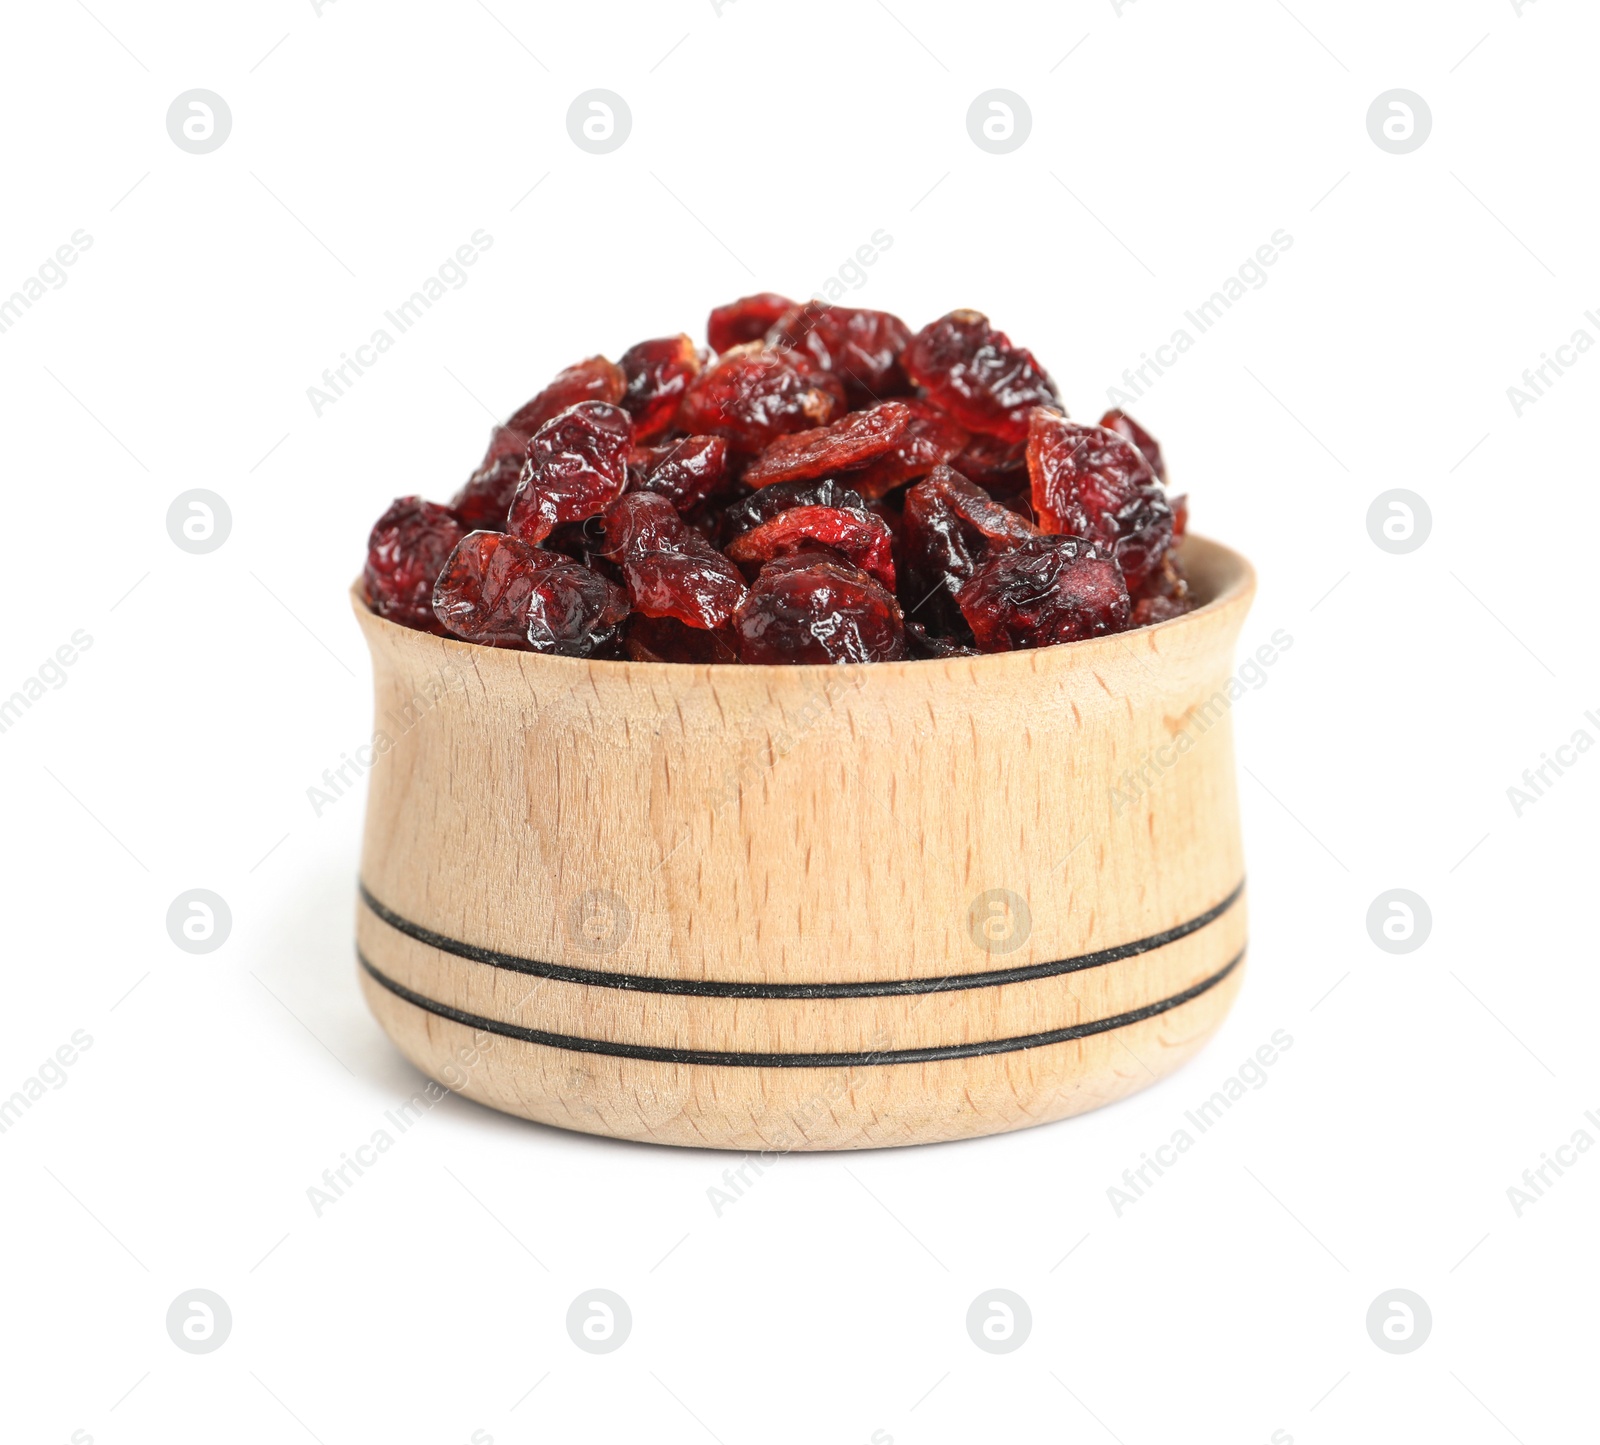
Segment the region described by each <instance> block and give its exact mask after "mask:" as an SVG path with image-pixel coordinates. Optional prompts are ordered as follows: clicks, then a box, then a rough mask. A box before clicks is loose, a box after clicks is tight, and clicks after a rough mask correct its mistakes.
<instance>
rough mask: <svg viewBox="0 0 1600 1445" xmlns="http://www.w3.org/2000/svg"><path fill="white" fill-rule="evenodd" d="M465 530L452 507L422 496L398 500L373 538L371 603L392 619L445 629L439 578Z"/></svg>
mask: <svg viewBox="0 0 1600 1445" xmlns="http://www.w3.org/2000/svg"><path fill="white" fill-rule="evenodd" d="M463 530H464V529H463V528H462V526H461V523H460V522H458V521H457V520H456V518H455V516H454V514H453V513H452V512H451V511H450V509H449V508H448V507H441V506H439V505H437V504H436V503H434V502H425V501H423V500H422V498H421V497H400V498H399V499H398V500H396V501H395V502H394V504H393V505H392V506H391V507H390V508H389V510H388V511H387V512H385V513H384V514H383V515H382V516H381V517H379V518H378V522H377V525H376V526H375V527H373V529H372V535H371V536H369V537H368V538H367V566H366V571H365V573H364V574H363V575H364V578H365V582H366V592H367V606H369V607H370V608H371V609H372V610H373V611H374V612H376V613H377V614H378V616H379V617H387V618H388V619H389V620H390V621H391V622H398V623H401V624H402V625H403V626H406V627H419V628H422V629H423V630H424V631H427V632H437V631H439V624H438V621H437V619H436V618H435V617H434V615H433V584H434V582H435V581H436V580H437V578H438V576H439V573H440V571H441V570H442V569H443V568H444V565H445V563H446V562H447V561H448V560H449V558H450V553H451V551H452V550H453V549H454V547H455V545H456V543H457V542H459V541H460V540H461V537H462V534H463Z"/></svg>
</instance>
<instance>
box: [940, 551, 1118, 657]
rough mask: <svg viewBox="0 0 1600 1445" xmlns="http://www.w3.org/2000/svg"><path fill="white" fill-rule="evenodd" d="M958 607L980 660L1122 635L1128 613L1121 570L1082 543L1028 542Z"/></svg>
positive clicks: (987, 572)
mask: <svg viewBox="0 0 1600 1445" xmlns="http://www.w3.org/2000/svg"><path fill="white" fill-rule="evenodd" d="M956 601H957V603H958V604H959V606H960V608H961V615H962V616H963V617H964V618H966V621H967V626H968V627H970V628H971V629H972V635H973V638H974V639H975V640H976V642H977V644H978V648H979V650H980V651H982V652H1012V651H1015V650H1017V649H1020V648H1026V647H1053V646H1054V645H1055V644H1056V643H1058V642H1078V641H1081V640H1082V639H1083V638H1086V637H1099V636H1101V635H1103V634H1105V633H1111V632H1121V631H1123V630H1124V629H1125V628H1126V627H1127V626H1128V619H1129V614H1130V612H1131V610H1132V609H1131V604H1130V602H1129V600H1128V587H1127V583H1126V582H1124V581H1123V578H1122V569H1121V568H1120V567H1118V566H1117V564H1116V562H1115V561H1113V560H1112V559H1111V558H1109V557H1103V556H1102V555H1101V554H1100V553H1099V552H1098V551H1097V550H1096V549H1095V547H1094V546H1093V544H1092V543H1089V542H1086V541H1084V540H1083V539H1082V538H1081V537H1033V538H1030V539H1029V540H1028V541H1026V542H1023V543H1021V544H1019V545H1018V546H1015V547H1012V548H1009V549H1008V550H1006V551H1004V552H998V553H996V554H995V555H994V556H992V557H990V558H989V560H988V561H986V562H984V563H983V564H982V565H981V566H980V567H979V568H978V570H977V571H976V572H974V573H973V575H972V577H971V579H970V580H969V581H968V582H967V583H966V584H965V585H964V586H963V587H962V588H961V590H960V592H959V593H957V594H956Z"/></svg>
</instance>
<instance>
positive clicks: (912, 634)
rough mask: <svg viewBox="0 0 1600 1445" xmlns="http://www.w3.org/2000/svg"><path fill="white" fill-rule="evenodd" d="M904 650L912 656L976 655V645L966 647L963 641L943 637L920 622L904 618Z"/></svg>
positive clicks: (977, 653)
mask: <svg viewBox="0 0 1600 1445" xmlns="http://www.w3.org/2000/svg"><path fill="white" fill-rule="evenodd" d="M906 651H907V653H908V654H910V656H912V657H926V658H943V657H977V656H979V655H980V654H979V652H978V649H977V648H976V647H968V646H967V645H966V643H964V642H957V641H956V640H955V638H953V637H944V636H942V635H940V634H939V633H937V632H930V631H928V629H927V628H926V627H924V626H923V625H922V624H921V623H920V622H913V621H912V620H911V619H910V618H909V617H908V618H906Z"/></svg>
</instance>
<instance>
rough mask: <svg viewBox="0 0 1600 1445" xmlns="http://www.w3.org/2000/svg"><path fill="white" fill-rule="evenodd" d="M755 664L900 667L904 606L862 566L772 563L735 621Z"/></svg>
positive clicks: (746, 655) (746, 656)
mask: <svg viewBox="0 0 1600 1445" xmlns="http://www.w3.org/2000/svg"><path fill="white" fill-rule="evenodd" d="M734 629H735V630H736V631H737V632H738V634H739V658H740V661H742V662H749V663H828V662H894V661H897V660H898V659H900V658H903V657H904V656H905V655H906V638H905V624H904V620H903V619H902V617H901V614H900V604H899V603H898V602H896V601H895V600H894V598H893V597H892V596H891V595H890V594H889V593H888V592H886V591H884V589H883V588H882V587H881V586H880V585H879V584H878V583H877V582H875V581H874V580H873V579H872V578H871V577H869V576H868V575H867V574H866V573H865V572H863V571H862V570H861V569H860V568H859V567H854V566H852V565H851V564H850V563H848V562H845V561H840V560H836V559H834V558H831V557H824V556H820V555H817V554H814V553H801V554H800V555H798V556H794V557H781V558H778V559H777V560H776V561H772V562H768V563H767V565H766V566H765V567H763V568H762V569H761V576H760V577H759V578H758V579H757V580H756V584H755V586H754V587H752V588H751V589H750V595H749V596H748V597H746V598H745V600H744V601H743V603H741V604H740V606H739V610H738V612H737V613H736V614H735V616H734Z"/></svg>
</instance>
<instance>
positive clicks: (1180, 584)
mask: <svg viewBox="0 0 1600 1445" xmlns="http://www.w3.org/2000/svg"><path fill="white" fill-rule="evenodd" d="M1196 605H1197V604H1196V602H1195V599H1194V597H1193V596H1192V595H1191V594H1190V592H1189V581H1188V579H1187V578H1186V577H1185V576H1184V575H1183V564H1182V563H1181V562H1179V561H1178V559H1177V557H1175V556H1174V555H1173V554H1172V553H1171V552H1168V553H1167V555H1166V556H1165V557H1163V558H1162V559H1161V565H1160V566H1159V567H1157V568H1156V569H1155V571H1153V572H1152V573H1151V574H1150V575H1149V576H1148V577H1146V578H1145V579H1144V585H1143V586H1142V587H1140V589H1139V590H1138V592H1137V593H1135V594H1133V625H1134V626H1135V627H1148V626H1149V625H1150V624H1151V623H1152V622H1166V621H1169V620H1170V619H1171V618H1174V617H1182V616H1183V614H1184V613H1185V612H1193V611H1194V609H1195V606H1196Z"/></svg>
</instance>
